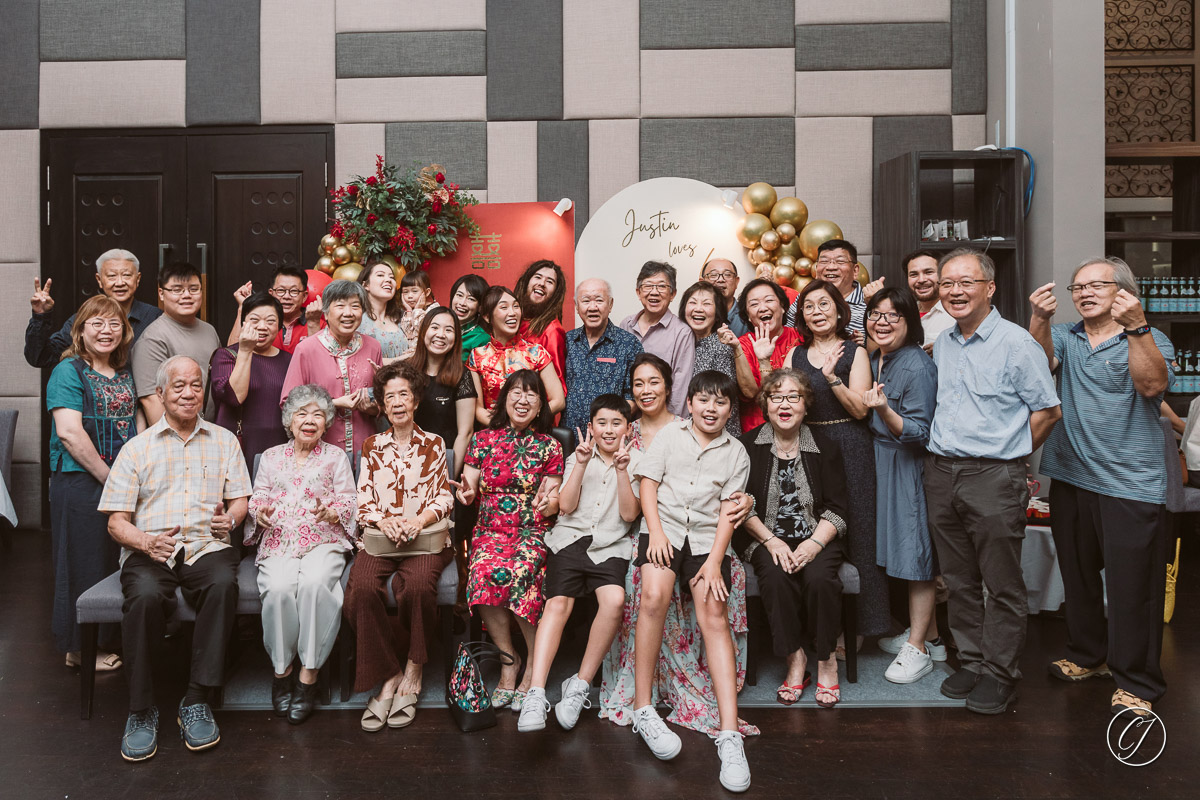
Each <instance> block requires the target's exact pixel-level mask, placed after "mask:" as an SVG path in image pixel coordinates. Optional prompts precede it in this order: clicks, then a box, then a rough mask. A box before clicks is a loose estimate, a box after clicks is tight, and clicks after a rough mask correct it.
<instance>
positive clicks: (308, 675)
mask: <svg viewBox="0 0 1200 800" xmlns="http://www.w3.org/2000/svg"><path fill="white" fill-rule="evenodd" d="M320 674H321V671H320V670H319V669H309V668H308V667H301V668H300V682H301V683H303V684H304V685H305V686H312V685H313V684H314V683H316V682H317V677H318V676H319V675H320Z"/></svg>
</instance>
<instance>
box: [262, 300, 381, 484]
mask: <svg viewBox="0 0 1200 800" xmlns="http://www.w3.org/2000/svg"><path fill="white" fill-rule="evenodd" d="M366 304H367V293H366V291H365V290H364V289H363V287H362V286H361V285H360V284H358V283H356V282H354V281H334V282H333V283H331V284H329V285H328V286H326V287H325V291H324V292H323V293H322V295H321V308H322V309H323V310H324V312H325V321H326V323H327V324H328V327H326V328H325V329H324V330H322V331H321V332H320V333H318V334H316V335H315V336H309V337H308V338H307V339H305V340H304V341H302V342H300V344H298V345H296V351H295V352H294V353H293V354H292V361H291V363H290V364H289V365H288V372H287V377H286V378H285V379H284V381H283V395H282V399H283V400H285V401H286V400H287V397H288V394H289V393H290V392H291V391H292V390H293V389H295V388H296V387H297V386H302V385H304V384H309V383H311V384H315V385H317V386H320V387H321V388H323V389H325V391H327V392H329V396H330V397H332V398H333V406H334V408H335V409H336V411H337V414H336V419H334V420H332V421H331V422H330V423H329V427H328V429H327V430H326V431H325V441H327V442H329V443H330V444H332V445H335V446H337V447H339V448H341V449H342V450H343V451H345V453H346V456H347V457H348V458H349V459H350V461H351V463H356V462H357V460H358V454H359V453H361V452H362V444H363V442H364V441H366V439H367V437H368V436H370V435H371V434H373V433H375V416H376V414H378V406H376V404H375V398H374V396H373V393H372V390H371V382H372V381H373V380H374V378H375V365H376V364H379V363H381V362H382V361H383V350H382V348H381V347H380V346H379V342H377V341H376V340H375V339H372V338H371V337H370V336H364V335H363V334H362V333H360V332H359V330H358V327H359V325H360V324H361V323H362V318H363V309H365V308H366Z"/></svg>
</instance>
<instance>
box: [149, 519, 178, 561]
mask: <svg viewBox="0 0 1200 800" xmlns="http://www.w3.org/2000/svg"><path fill="white" fill-rule="evenodd" d="M179 530H180V528H179V526H178V525H176V526H175V527H174V528H171V530H169V531H167V532H166V533H160V534H159V535H158V536H151V537H150V541H149V542H148V543H147V546H146V555H148V556H150V557H151V558H152V559H154V560H155V561H157V562H158V563H160V564H165V563H166V561H167V559H168V558H170V557H171V554H172V553H174V552H175V547H176V546H177V545H178V544H179V543H178V542H176V541H175V536H176V535H177V534H178V533H179Z"/></svg>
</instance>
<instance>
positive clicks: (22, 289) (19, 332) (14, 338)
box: [0, 263, 68, 460]
mask: <svg viewBox="0 0 1200 800" xmlns="http://www.w3.org/2000/svg"><path fill="white" fill-rule="evenodd" d="M40 271H41V267H40V265H39V264H37V263H24V264H0V279H2V280H3V282H4V284H3V285H4V287H5V289H6V291H4V292H0V321H2V322H0V332H3V334H4V341H6V342H10V343H11V346H10V347H4V348H0V375H3V376H4V381H3V384H2V385H0V395H10V396H22V395H25V396H28V397H40V396H41V394H42V372H41V370H37V369H34V368H33V367H31V366H29V365H28V364H26V363H25V353H24V351H23V349H22V347H23V345H24V343H25V325H26V324H27V323H28V322H29V296H30V295H31V294H33V279H34V278H36V277H37V276H38V275H39V274H40ZM50 292H51V294H53V295H54V296H55V297H57V298H58V299H59V300H61V301H62V302H63V303H64V304H66V303H67V302H68V300H67V299H66V298H65V297H64V296H63V292H61V291H56V290H55V288H54V287H53V286H51V287H50ZM63 319H66V314H63ZM35 460H36V458H35Z"/></svg>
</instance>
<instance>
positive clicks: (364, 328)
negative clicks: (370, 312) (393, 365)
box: [358, 313, 409, 358]
mask: <svg viewBox="0 0 1200 800" xmlns="http://www.w3.org/2000/svg"><path fill="white" fill-rule="evenodd" d="M358 332H359V333H361V334H363V335H364V336H370V337H371V338H372V339H374V340H375V341H377V342H379V346H380V348H382V349H383V357H384V358H399V357H400V356H401V355H402V354H404V353H405V352H406V351H407V350H408V348H409V339H408V337H406V336H405V335H404V331H403V330H394V331H385V330H384V329H383V328H381V327H379V325H378V324H377V323H376V322H375V320H373V319H371V318H370V317H369V316H367V315H366V314H365V313H364V314H363V318H362V322H361V323H359V325H358Z"/></svg>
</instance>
